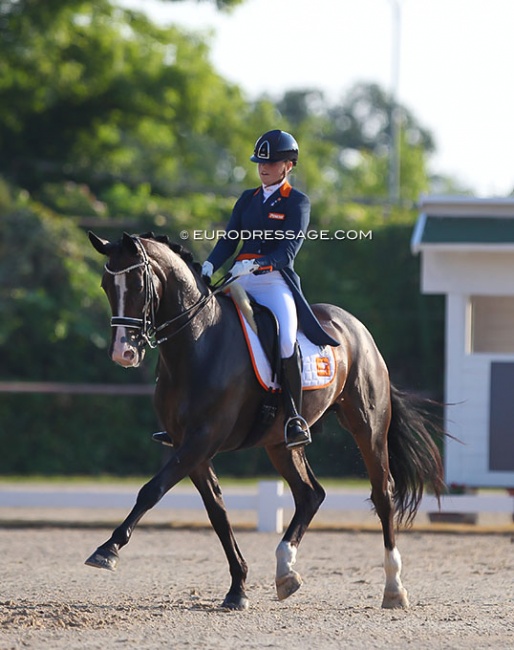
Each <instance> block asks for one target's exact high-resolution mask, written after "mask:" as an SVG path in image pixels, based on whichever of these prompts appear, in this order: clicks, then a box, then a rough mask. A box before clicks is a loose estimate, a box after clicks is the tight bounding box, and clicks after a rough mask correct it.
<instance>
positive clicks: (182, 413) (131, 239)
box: [86, 233, 444, 609]
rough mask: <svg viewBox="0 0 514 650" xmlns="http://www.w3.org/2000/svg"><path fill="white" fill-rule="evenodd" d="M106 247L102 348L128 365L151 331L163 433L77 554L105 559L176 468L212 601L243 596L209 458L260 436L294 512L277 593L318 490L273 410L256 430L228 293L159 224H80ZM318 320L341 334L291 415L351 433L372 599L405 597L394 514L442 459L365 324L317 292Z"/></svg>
mask: <svg viewBox="0 0 514 650" xmlns="http://www.w3.org/2000/svg"><path fill="white" fill-rule="evenodd" d="M89 237H90V240H91V243H92V244H93V246H94V248H95V249H96V250H97V251H98V252H100V253H101V254H103V255H106V256H107V258H108V260H107V264H106V266H105V272H104V274H103V279H102V287H103V289H104V291H105V293H106V294H107V297H108V300H109V303H110V306H111V310H112V321H111V324H112V326H113V328H112V341H111V347H110V350H109V353H110V356H111V358H112V360H113V361H115V362H116V363H118V364H120V365H121V366H124V367H126V368H128V367H136V366H138V365H139V364H140V363H141V361H142V359H143V356H144V348H145V345H146V344H147V343H151V344H153V345H158V349H159V368H158V380H157V384H156V390H155V397H154V402H155V408H156V411H157V414H158V416H159V418H160V421H161V423H162V425H163V427H164V428H165V429H166V431H167V432H168V435H169V436H170V438H171V439H172V441H173V453H172V455H171V457H170V460H169V461H168V462H167V463H166V464H165V465H164V467H163V468H162V469H161V470H160V471H159V472H158V474H156V476H154V478H152V479H151V480H150V481H149V482H148V483H147V484H146V485H144V486H143V487H142V488H141V490H140V491H139V494H138V496H137V500H136V503H135V506H134V508H133V509H132V511H131V512H130V513H129V515H128V516H127V518H126V519H125V521H124V522H123V523H122V524H121V525H120V526H119V527H118V528H116V530H115V531H114V532H113V534H112V536H111V537H110V539H109V540H108V541H107V542H105V543H104V544H102V545H101V546H100V547H99V548H98V549H97V550H96V551H95V552H94V553H93V554H92V555H91V557H90V558H89V559H88V560H87V561H86V564H88V565H90V566H94V567H98V568H105V569H111V570H114V569H115V568H116V564H117V562H118V558H119V555H118V552H119V550H120V548H121V547H123V546H125V544H127V543H128V541H129V539H130V536H131V534H132V531H133V529H134V527H135V526H136V524H137V523H138V522H139V520H140V519H141V518H142V516H143V515H144V514H145V513H146V512H147V511H148V510H149V509H150V508H152V507H153V506H154V505H155V504H156V503H157V502H158V501H159V500H160V499H161V498H162V497H163V496H164V494H166V492H168V490H170V489H171V488H172V487H173V486H174V485H176V484H177V483H178V482H179V481H181V480H182V479H183V478H185V477H187V476H189V477H190V478H191V480H192V482H193V483H194V485H195V486H196V488H197V489H198V491H199V493H200V495H201V497H202V499H203V502H204V504H205V508H206V510H207V513H208V516H209V519H210V521H211V523H212V526H213V528H214V530H215V531H216V533H217V535H218V537H219V539H220V541H221V544H222V546H223V549H224V551H225V554H226V556H227V560H228V564H229V568H230V575H231V585H230V589H229V591H228V593H227V595H226V596H225V600H224V602H223V606H224V607H228V608H232V609H245V608H246V607H248V599H247V596H246V594H245V581H246V577H247V565H246V562H245V560H244V558H243V556H242V554H241V552H240V550H239V548H238V545H237V542H236V540H235V538H234V534H233V531H232V528H231V525H230V522H229V519H228V515H227V511H226V509H225V505H224V503H223V498H222V494H221V490H220V487H219V484H218V479H217V476H216V474H215V472H214V468H213V465H212V459H213V457H214V456H215V455H216V454H217V453H218V452H220V451H227V450H237V449H240V448H244V447H249V446H261V447H264V448H265V450H266V452H267V454H268V456H269V458H270V460H271V462H272V463H273V465H274V467H275V468H276V470H277V471H278V472H279V474H281V476H282V477H283V478H284V479H285V480H286V481H287V483H288V484H289V487H290V489H291V492H292V494H293V497H294V503H295V512H294V516H293V518H292V520H291V522H290V524H289V527H288V528H287V531H286V532H285V534H284V536H283V538H282V540H281V542H280V544H279V545H278V547H277V550H276V560H277V565H276V588H277V593H278V597H279V599H284V598H287V597H288V596H290V595H291V594H293V593H294V592H295V591H296V590H297V589H298V588H299V587H300V585H301V583H302V580H301V577H300V575H299V574H298V573H297V572H296V571H294V570H293V565H294V564H295V560H296V554H297V549H298V546H299V544H300V541H301V540H302V537H303V535H304V533H305V531H306V529H307V527H308V526H309V523H310V522H311V520H312V518H313V517H314V515H315V514H316V512H317V510H318V508H319V506H320V505H321V503H322V501H323V499H324V497H325V492H324V490H323V488H322V487H321V485H320V484H319V482H318V481H317V479H316V477H315V476H314V474H313V472H312V469H311V468H310V466H309V464H308V462H307V459H306V456H305V451H304V448H295V449H293V450H288V449H287V448H286V446H285V442H284V434H283V416H282V413H279V414H278V417H277V418H276V420H275V421H274V423H273V424H272V425H271V426H269V428H268V429H265V430H261V431H260V432H259V433H258V434H257V433H256V430H255V423H256V421H257V420H258V413H259V409H260V408H261V404H262V401H263V397H264V396H265V391H264V389H263V388H262V387H261V386H260V384H259V383H258V381H257V380H256V378H255V375H254V371H253V368H252V364H251V362H250V357H249V352H248V349H247V345H246V342H245V338H244V335H243V332H242V329H241V326H240V322H239V316H238V315H237V312H236V309H235V306H234V304H233V301H232V300H231V299H230V298H229V297H227V296H226V295H224V294H222V293H217V292H215V291H212V290H211V289H210V288H209V287H208V286H206V284H205V283H204V281H203V280H202V278H201V276H200V273H199V270H198V265H195V264H194V263H193V260H192V257H191V255H190V254H189V253H187V252H186V251H184V249H182V247H180V246H178V245H174V244H170V243H169V242H168V241H167V238H162V237H158V238H156V237H154V236H153V235H151V234H149V235H141V236H135V235H128V234H126V233H125V234H124V235H123V237H122V239H121V240H120V241H118V242H113V243H111V242H109V241H106V240H104V239H100V238H99V237H97V236H96V235H94V234H93V233H89ZM313 309H314V311H315V313H316V315H317V317H318V319H319V321H320V322H321V324H322V326H323V327H324V328H325V329H326V331H327V332H328V333H329V334H330V335H331V336H332V337H334V338H335V339H337V340H338V341H340V342H341V344H340V345H339V346H338V347H336V348H333V349H334V352H335V355H336V361H337V365H336V368H337V370H336V378H335V381H333V382H332V383H330V384H329V385H328V386H327V387H326V388H320V389H318V390H312V391H305V398H304V401H303V412H302V414H303V416H304V417H305V419H306V420H307V422H308V423H309V425H311V426H312V425H314V424H315V423H316V422H318V421H319V420H320V419H321V418H322V416H323V415H324V414H325V413H327V411H334V412H335V413H336V415H337V417H338V419H339V422H340V423H341V425H342V426H343V427H344V428H345V429H347V430H348V431H350V432H351V433H352V435H353V437H354V438H355V441H356V443H357V445H358V447H359V450H360V452H361V453H362V457H363V459H364V463H365V465H366V468H367V471H368V474H369V478H370V482H371V501H372V503H373V505H374V507H375V510H376V513H377V515H378V517H379V519H380V521H381V524H382V530H383V539H384V546H385V563H384V568H385V577H386V580H385V591H384V597H383V602H382V606H383V607H388V608H393V607H408V599H407V592H406V590H405V589H404V587H403V585H402V582H401V578H400V572H401V557H400V553H399V551H398V549H397V547H396V542H395V530H394V527H395V519H396V522H397V523H401V522H402V521H406V522H407V523H409V522H410V521H412V520H413V518H414V517H415V515H416V512H417V509H418V507H419V504H420V501H421V498H422V495H423V490H424V485H425V484H428V485H430V486H431V487H432V489H433V491H434V493H435V494H436V495H437V496H439V494H440V492H441V491H442V489H443V486H444V483H443V470H442V463H441V458H440V454H439V451H438V448H437V446H436V444H435V443H434V441H433V440H432V437H431V435H430V431H431V426H430V421H429V419H428V417H427V415H426V413H425V412H424V410H423V409H422V408H421V407H422V406H423V402H422V403H421V406H420V404H418V403H417V402H416V401H415V400H413V398H411V397H409V396H408V395H407V394H405V393H402V392H400V391H399V390H397V389H396V388H394V387H393V386H392V385H391V384H390V381H389V376H388V371H387V368H386V365H385V363H384V361H383V359H382V356H381V355H380V353H379V351H378V349H377V347H376V345H375V343H374V341H373V339H372V337H371V335H370V334H369V332H368V331H367V329H366V328H365V327H364V325H362V323H360V322H359V321H358V320H357V319H356V318H354V317H353V316H351V315H350V314H349V313H347V312H345V311H344V310H342V309H340V308H338V307H334V306H332V305H327V304H318V305H314V307H313Z"/></svg>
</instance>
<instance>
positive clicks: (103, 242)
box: [88, 230, 113, 255]
mask: <svg viewBox="0 0 514 650" xmlns="http://www.w3.org/2000/svg"><path fill="white" fill-rule="evenodd" d="M88 235H89V241H90V242H91V244H92V245H93V248H94V249H95V250H97V251H98V252H99V253H101V254H102V255H109V254H110V251H111V250H112V246H113V245H112V244H111V242H110V241H108V240H107V239H101V238H100V237H98V235H95V233H94V232H92V231H91V230H90V231H89V232H88Z"/></svg>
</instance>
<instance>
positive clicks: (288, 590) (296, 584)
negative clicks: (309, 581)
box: [275, 571, 303, 600]
mask: <svg viewBox="0 0 514 650" xmlns="http://www.w3.org/2000/svg"><path fill="white" fill-rule="evenodd" d="M302 583H303V580H302V577H301V575H300V574H299V573H296V571H290V572H289V573H286V575H285V576H280V578H277V579H276V581H275V584H276V586H277V596H278V599H279V600H285V599H286V598H289V596H292V595H293V594H294V592H295V591H298V589H300V587H301V586H302Z"/></svg>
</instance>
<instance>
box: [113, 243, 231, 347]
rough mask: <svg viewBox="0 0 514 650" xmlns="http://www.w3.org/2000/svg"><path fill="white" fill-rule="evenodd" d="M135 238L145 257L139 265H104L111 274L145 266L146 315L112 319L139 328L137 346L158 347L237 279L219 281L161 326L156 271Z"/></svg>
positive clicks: (144, 306)
mask: <svg viewBox="0 0 514 650" xmlns="http://www.w3.org/2000/svg"><path fill="white" fill-rule="evenodd" d="M133 241H134V242H135V243H136V244H137V246H138V249H139V251H140V252H141V257H142V258H143V259H142V261H141V262H138V263H137V264H132V266H128V267H127V268H124V269H121V270H120V271H112V270H111V269H110V268H109V267H108V266H107V264H106V265H105V267H104V268H105V271H106V272H107V273H109V275H113V276H116V275H123V274H125V273H130V272H131V271H134V270H135V269H140V268H142V269H143V292H144V305H143V317H142V318H133V317H130V316H113V317H112V318H111V327H127V328H128V329H132V330H138V331H139V332H138V336H137V338H136V337H134V342H135V343H136V345H137V347H138V348H142V347H144V346H145V345H148V346H149V347H150V348H152V349H153V348H156V347H157V346H158V345H161V344H162V343H164V342H165V341H168V340H169V339H171V338H173V337H174V336H176V335H177V334H178V333H179V332H181V331H182V330H183V329H184V328H185V327H187V326H188V325H189V323H191V321H192V320H193V318H195V317H196V316H198V315H199V314H200V313H201V312H202V311H203V310H204V309H205V308H206V307H207V305H208V304H209V302H210V301H211V300H212V299H213V298H214V296H215V295H216V294H217V293H219V292H220V291H223V290H224V289H225V287H226V286H227V285H228V284H230V283H231V282H232V281H233V280H234V279H235V278H233V277H227V276H224V277H223V278H221V280H220V281H219V282H217V283H216V285H215V286H214V287H213V288H212V290H211V291H209V293H207V294H205V295H203V296H202V297H201V298H200V299H199V300H198V302H196V303H195V304H194V305H192V306H191V307H189V308H188V309H185V310H184V311H183V312H181V313H180V314H178V315H177V316H174V317H173V318H170V319H169V320H167V321H166V322H164V323H162V324H161V325H156V322H155V315H156V313H157V310H158V307H159V296H158V294H157V290H156V289H155V284H154V281H153V272H152V267H151V265H150V260H149V259H148V255H147V252H146V249H145V247H144V246H143V244H142V243H141V241H140V240H139V237H133ZM184 317H187V318H186V320H185V322H184V323H182V324H181V325H180V326H179V327H177V328H176V329H175V330H173V332H171V333H170V334H168V335H167V336H162V337H159V336H158V334H159V333H160V332H162V331H163V330H164V329H166V328H167V327H169V326H170V325H174V324H176V323H177V322H178V321H180V319H182V318H184Z"/></svg>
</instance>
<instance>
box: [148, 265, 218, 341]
mask: <svg viewBox="0 0 514 650" xmlns="http://www.w3.org/2000/svg"><path fill="white" fill-rule="evenodd" d="M206 296H208V290H207V288H205V289H204V288H203V286H202V285H201V283H199V282H198V281H197V278H196V276H195V274H194V273H193V271H192V270H191V269H190V268H189V266H188V265H187V264H186V263H185V262H184V261H183V260H182V259H180V258H178V257H177V258H176V259H174V260H173V263H172V266H171V268H170V269H169V272H168V273H167V281H166V285H165V288H164V294H163V297H162V299H161V309H160V310H159V311H160V312H161V313H160V314H159V316H160V320H161V321H162V322H166V321H168V320H171V319H177V320H176V323H174V324H172V325H170V332H173V331H176V330H178V328H182V329H181V333H184V336H182V337H180V338H181V340H182V341H184V340H185V339H187V338H189V339H190V340H191V341H192V342H195V341H197V340H198V339H199V338H200V336H202V334H203V333H204V332H205V329H206V328H207V327H208V326H209V324H210V323H212V321H213V314H214V312H216V310H217V301H216V300H214V299H213V300H209V301H208V303H207V304H206V305H205V306H203V302H204V300H205V297H206ZM181 314H184V316H183V317H182V318H181V317H180V315H181ZM186 322H188V324H187V325H186V326H184V327H183V325H184V324H185V323H186ZM188 335H189V336H188Z"/></svg>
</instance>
